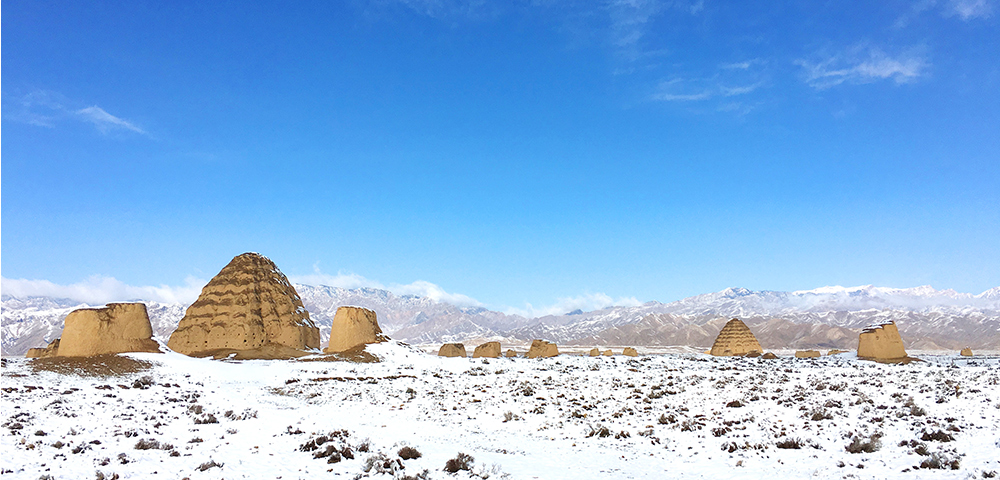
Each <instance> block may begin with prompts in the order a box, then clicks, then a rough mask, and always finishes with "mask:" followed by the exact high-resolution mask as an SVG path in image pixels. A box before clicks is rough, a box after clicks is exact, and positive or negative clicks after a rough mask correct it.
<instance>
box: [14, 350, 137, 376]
mask: <svg viewBox="0 0 1000 480" xmlns="http://www.w3.org/2000/svg"><path fill="white" fill-rule="evenodd" d="M29 365H30V366H31V370H32V371H33V372H35V373H38V372H40V371H45V372H53V373H58V374H62V375H79V376H81V377H117V376H123V375H130V374H133V373H139V372H145V371H147V370H149V369H150V368H152V367H153V364H152V363H150V362H147V361H144V360H135V359H133V358H129V357H126V356H124V355H96V356H93V357H49V358H36V359H34V360H32V361H31V362H30V363H29Z"/></svg>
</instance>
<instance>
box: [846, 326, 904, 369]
mask: <svg viewBox="0 0 1000 480" xmlns="http://www.w3.org/2000/svg"><path fill="white" fill-rule="evenodd" d="M858 358H863V359H867V360H900V359H905V358H906V350H905V349H904V348H903V339H902V337H900V336H899V330H898V329H897V328H896V323H895V322H889V323H884V324H882V325H872V326H870V327H868V328H865V329H864V330H863V331H862V332H861V335H860V336H859V338H858Z"/></svg>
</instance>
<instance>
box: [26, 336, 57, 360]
mask: <svg viewBox="0 0 1000 480" xmlns="http://www.w3.org/2000/svg"><path fill="white" fill-rule="evenodd" d="M58 353H59V339H58V338H57V339H55V340H53V341H51V342H49V345H48V346H46V347H42V348H29V349H28V353H25V354H24V358H48V357H54V356H56V354H58Z"/></svg>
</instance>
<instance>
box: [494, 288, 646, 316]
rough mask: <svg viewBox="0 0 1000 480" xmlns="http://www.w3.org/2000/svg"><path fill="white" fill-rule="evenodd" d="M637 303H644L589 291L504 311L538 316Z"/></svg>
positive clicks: (634, 304) (510, 313) (509, 313)
mask: <svg viewBox="0 0 1000 480" xmlns="http://www.w3.org/2000/svg"><path fill="white" fill-rule="evenodd" d="M636 305H642V302H640V301H639V300H638V299H636V298H635V297H618V298H612V297H611V296H609V295H607V294H605V293H587V294H584V295H578V296H575V297H563V298H559V299H558V300H556V302H555V303H553V304H551V305H546V306H542V307H535V306H533V305H532V304H530V303H528V304H525V306H524V308H516V307H510V308H507V309H506V310H505V311H504V313H506V314H508V315H520V316H522V317H527V318H536V317H544V316H546V315H562V314H565V313H569V312H572V311H575V310H582V311H584V312H589V311H592V310H600V309H602V308H607V307H613V306H622V307H634V306H636Z"/></svg>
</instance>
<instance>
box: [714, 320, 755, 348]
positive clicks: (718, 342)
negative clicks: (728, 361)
mask: <svg viewBox="0 0 1000 480" xmlns="http://www.w3.org/2000/svg"><path fill="white" fill-rule="evenodd" d="M762 351H764V349H763V348H760V343H758V342H757V338H756V337H754V336H753V332H751V331H750V328H749V327H747V326H746V324H745V323H743V322H741V321H740V320H739V319H736V318H734V319H732V320H730V321H728V322H726V326H724V327H722V331H720V332H719V336H718V337H716V338H715V343H714V344H713V345H712V350H710V352H709V353H710V354H711V355H715V356H721V357H731V356H734V355H746V354H748V353H750V352H762Z"/></svg>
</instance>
